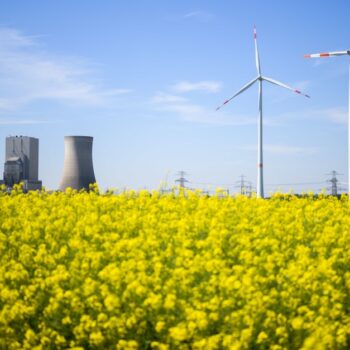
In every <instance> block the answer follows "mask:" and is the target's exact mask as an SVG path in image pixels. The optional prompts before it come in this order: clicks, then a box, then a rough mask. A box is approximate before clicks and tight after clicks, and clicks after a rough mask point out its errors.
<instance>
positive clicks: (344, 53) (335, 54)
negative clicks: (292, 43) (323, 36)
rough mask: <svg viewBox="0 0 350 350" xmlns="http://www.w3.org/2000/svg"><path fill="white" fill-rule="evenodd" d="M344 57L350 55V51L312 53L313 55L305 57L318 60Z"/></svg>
mask: <svg viewBox="0 0 350 350" xmlns="http://www.w3.org/2000/svg"><path fill="white" fill-rule="evenodd" d="M343 55H350V50H346V51H333V52H321V53H312V54H311V55H304V57H305V58H318V57H330V56H343Z"/></svg>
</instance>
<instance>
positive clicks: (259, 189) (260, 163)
mask: <svg viewBox="0 0 350 350" xmlns="http://www.w3.org/2000/svg"><path fill="white" fill-rule="evenodd" d="M254 43H255V63H256V69H257V72H258V76H257V77H256V78H254V79H253V80H251V81H250V82H249V83H247V84H246V85H244V86H243V87H242V88H241V89H240V90H238V91H237V92H236V93H235V94H234V95H233V96H232V97H230V98H229V99H228V100H226V101H225V102H224V103H223V104H222V105H221V106H219V107H218V108H217V109H216V110H219V109H220V108H221V107H223V106H224V105H225V104H227V103H228V102H230V101H231V100H232V99H234V98H235V97H236V96H238V95H239V94H241V93H242V92H243V91H245V90H247V89H248V88H250V87H251V86H252V85H253V84H254V83H255V82H258V83H259V123H258V179H257V185H256V190H257V197H261V198H264V180H263V130H262V121H263V115H262V82H263V80H264V81H267V82H268V83H271V84H274V85H278V86H280V87H283V88H285V89H288V90H291V91H293V92H295V93H297V94H300V95H303V96H305V97H310V96H308V95H306V94H303V93H302V92H301V91H300V90H298V89H294V88H292V87H290V86H288V85H286V84H284V83H281V82H279V81H277V80H274V79H271V78H267V77H265V76H262V75H261V68H260V59H259V50H258V43H257V40H256V27H255V26H254Z"/></svg>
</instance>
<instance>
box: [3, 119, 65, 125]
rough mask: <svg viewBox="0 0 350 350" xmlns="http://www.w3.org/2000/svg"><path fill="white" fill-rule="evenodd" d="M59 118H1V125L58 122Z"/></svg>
mask: <svg viewBox="0 0 350 350" xmlns="http://www.w3.org/2000/svg"><path fill="white" fill-rule="evenodd" d="M57 122H59V121H58V120H55V121H48V120H36V119H0V125H34V124H51V123H57Z"/></svg>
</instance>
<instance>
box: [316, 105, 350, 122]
mask: <svg viewBox="0 0 350 350" xmlns="http://www.w3.org/2000/svg"><path fill="white" fill-rule="evenodd" d="M310 114H311V115H312V117H313V118H317V117H321V118H322V119H327V120H329V121H331V122H333V123H336V124H346V123H347V122H348V111H347V110H346V109H345V108H342V107H334V108H327V109H323V110H316V111H312V112H311V113H310Z"/></svg>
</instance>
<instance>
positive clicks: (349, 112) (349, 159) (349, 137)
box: [304, 50, 350, 199]
mask: <svg viewBox="0 0 350 350" xmlns="http://www.w3.org/2000/svg"><path fill="white" fill-rule="evenodd" d="M345 55H349V56H350V50H346V51H333V52H322V53H313V54H311V55H304V57H305V58H318V57H330V56H345ZM348 198H349V199H350V66H349V111H348Z"/></svg>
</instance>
